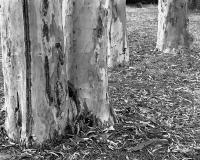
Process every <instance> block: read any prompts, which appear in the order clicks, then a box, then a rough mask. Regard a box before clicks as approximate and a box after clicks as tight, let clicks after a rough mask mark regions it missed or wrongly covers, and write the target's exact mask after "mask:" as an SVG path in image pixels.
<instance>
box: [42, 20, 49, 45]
mask: <svg viewBox="0 0 200 160" xmlns="http://www.w3.org/2000/svg"><path fill="white" fill-rule="evenodd" d="M42 35H43V37H45V38H46V40H47V42H49V27H48V25H47V24H46V22H45V21H43V28H42Z"/></svg>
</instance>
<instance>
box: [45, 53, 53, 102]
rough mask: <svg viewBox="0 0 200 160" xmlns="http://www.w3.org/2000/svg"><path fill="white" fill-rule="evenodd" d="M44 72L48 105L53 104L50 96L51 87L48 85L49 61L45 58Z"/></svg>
mask: <svg viewBox="0 0 200 160" xmlns="http://www.w3.org/2000/svg"><path fill="white" fill-rule="evenodd" d="M44 71H45V78H46V94H47V97H48V99H49V104H50V105H51V103H52V102H53V97H52V96H51V85H50V75H49V60H48V57H47V56H45V62H44Z"/></svg>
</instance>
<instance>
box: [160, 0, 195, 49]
mask: <svg viewBox="0 0 200 160" xmlns="http://www.w3.org/2000/svg"><path fill="white" fill-rule="evenodd" d="M187 27H188V15H187V0H166V1H164V0H159V4H158V33H157V45H156V48H157V49H159V50H160V51H163V52H165V53H170V52H174V51H176V50H178V49H180V48H189V46H190V43H191V40H192V38H191V37H190V35H189V33H188V30H187Z"/></svg>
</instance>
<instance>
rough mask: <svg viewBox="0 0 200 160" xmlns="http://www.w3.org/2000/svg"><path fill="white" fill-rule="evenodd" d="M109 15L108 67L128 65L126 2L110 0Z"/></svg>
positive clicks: (123, 0) (124, 0)
mask: <svg viewBox="0 0 200 160" xmlns="http://www.w3.org/2000/svg"><path fill="white" fill-rule="evenodd" d="M109 14H110V20H109V23H108V25H109V28H108V29H109V30H108V34H109V41H108V42H109V43H108V47H109V48H108V66H109V67H113V66H116V65H120V64H121V65H123V64H128V62H129V49H128V44H127V41H128V40H127V31H126V0H111V4H110V9H109Z"/></svg>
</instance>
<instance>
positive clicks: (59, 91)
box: [54, 81, 66, 117]
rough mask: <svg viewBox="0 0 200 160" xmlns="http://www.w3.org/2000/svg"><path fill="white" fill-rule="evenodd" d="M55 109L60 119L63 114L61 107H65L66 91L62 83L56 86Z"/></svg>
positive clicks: (58, 82)
mask: <svg viewBox="0 0 200 160" xmlns="http://www.w3.org/2000/svg"><path fill="white" fill-rule="evenodd" d="M54 91H55V107H56V109H57V114H56V116H57V117H59V116H60V114H61V112H60V111H61V110H60V106H61V105H63V102H64V101H65V95H66V94H65V90H64V88H63V84H62V83H61V82H60V81H57V82H56V84H55V88H54Z"/></svg>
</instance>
